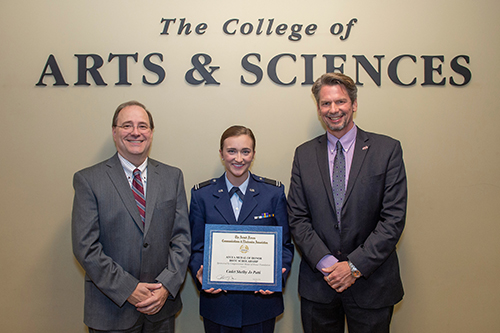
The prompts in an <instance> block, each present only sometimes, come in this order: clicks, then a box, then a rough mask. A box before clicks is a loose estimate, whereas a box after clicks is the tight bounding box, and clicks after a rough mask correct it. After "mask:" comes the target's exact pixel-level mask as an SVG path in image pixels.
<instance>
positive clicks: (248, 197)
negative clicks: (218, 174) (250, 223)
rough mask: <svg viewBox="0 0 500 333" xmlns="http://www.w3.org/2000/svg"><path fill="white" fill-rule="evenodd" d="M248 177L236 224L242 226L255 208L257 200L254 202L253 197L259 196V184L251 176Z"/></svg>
mask: <svg viewBox="0 0 500 333" xmlns="http://www.w3.org/2000/svg"><path fill="white" fill-rule="evenodd" d="M248 177H250V180H249V182H248V187H247V191H246V193H245V199H244V200H243V205H242V206H241V211H240V215H239V216H238V224H242V223H243V221H245V220H246V219H247V217H248V215H250V213H251V212H252V211H253V210H254V209H255V207H257V200H255V196H257V195H259V186H258V185H259V183H257V182H256V181H255V180H254V179H253V177H252V175H251V174H249V175H248Z"/></svg>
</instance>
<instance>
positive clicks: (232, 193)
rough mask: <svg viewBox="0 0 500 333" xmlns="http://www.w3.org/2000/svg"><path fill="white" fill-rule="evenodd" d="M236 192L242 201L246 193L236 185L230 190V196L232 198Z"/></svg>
mask: <svg viewBox="0 0 500 333" xmlns="http://www.w3.org/2000/svg"><path fill="white" fill-rule="evenodd" d="M235 193H236V195H238V196H239V197H240V199H241V201H243V198H244V197H245V195H244V194H243V193H242V192H241V191H240V188H239V187H236V186H234V187H233V188H232V189H231V190H230V191H229V198H232V197H233V195H234V194H235Z"/></svg>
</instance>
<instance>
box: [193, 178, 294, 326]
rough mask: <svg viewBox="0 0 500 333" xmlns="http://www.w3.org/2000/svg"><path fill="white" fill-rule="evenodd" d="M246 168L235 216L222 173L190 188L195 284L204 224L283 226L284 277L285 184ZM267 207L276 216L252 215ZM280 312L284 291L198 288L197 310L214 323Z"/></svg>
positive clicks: (288, 247)
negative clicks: (216, 291)
mask: <svg viewBox="0 0 500 333" xmlns="http://www.w3.org/2000/svg"><path fill="white" fill-rule="evenodd" d="M271 183H272V182H271V181H269V180H266V179H265V178H262V177H259V176H256V175H254V174H252V173H250V180H249V183H248V188H247V191H246V193H245V199H244V201H243V205H242V207H241V211H240V215H239V218H238V222H237V221H236V219H235V217H234V212H233V208H232V206H231V202H230V200H229V194H228V191H227V187H226V183H225V178H224V175H222V176H221V177H220V178H218V179H215V178H214V179H212V180H210V181H208V182H205V183H201V184H200V185H201V186H195V187H193V189H192V190H191V206H190V213H189V222H190V224H191V232H192V235H191V238H192V243H191V249H192V254H191V259H190V262H189V269H190V270H191V274H192V275H193V278H194V280H195V281H196V284H197V285H198V288H201V286H200V285H199V283H198V280H197V279H196V272H198V270H199V269H200V266H201V265H202V264H203V247H204V240H205V224H207V223H210V224H224V223H227V224H244V225H271V226H281V227H283V251H282V253H283V259H282V265H283V268H286V272H285V274H284V275H283V282H284V280H285V279H286V276H287V275H288V272H290V268H291V265H292V258H293V251H294V250H293V245H292V243H291V239H290V232H289V229H288V214H287V204H286V198H285V191H284V186H283V185H281V183H276V182H274V183H272V184H271ZM265 213H268V214H270V215H272V214H274V217H268V218H262V219H255V218H254V217H255V216H261V215H263V214H265ZM281 313H283V296H282V293H274V294H272V295H261V294H259V293H257V294H254V292H253V291H241V292H240V291H228V292H227V293H224V292H221V293H219V294H215V295H212V294H207V293H205V292H203V291H201V292H200V315H201V316H202V317H204V318H207V319H209V320H211V321H213V322H215V323H217V324H220V325H224V326H230V327H242V326H245V325H252V324H256V323H259V322H262V321H265V320H268V319H271V318H274V317H276V316H278V315H280V314H281Z"/></svg>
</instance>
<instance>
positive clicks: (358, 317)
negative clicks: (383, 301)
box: [300, 290, 394, 333]
mask: <svg viewBox="0 0 500 333" xmlns="http://www.w3.org/2000/svg"><path fill="white" fill-rule="evenodd" d="M338 296H339V297H336V298H335V299H334V300H333V301H332V302H331V303H329V304H322V303H316V302H313V301H310V300H307V299H305V298H303V297H302V298H301V301H300V311H301V316H302V327H303V328H304V332H305V333H323V332H324V333H344V324H345V321H346V319H347V327H348V329H349V333H389V331H390V328H389V326H390V324H391V319H392V312H393V310H394V306H389V307H385V308H381V309H362V308H360V307H359V306H357V304H356V302H355V301H354V299H353V298H352V295H351V293H350V292H349V290H346V291H344V292H343V293H342V294H339V295H338Z"/></svg>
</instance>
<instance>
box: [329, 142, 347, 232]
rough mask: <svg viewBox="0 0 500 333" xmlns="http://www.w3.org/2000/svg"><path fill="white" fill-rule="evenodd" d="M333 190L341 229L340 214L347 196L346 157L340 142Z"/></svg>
mask: <svg viewBox="0 0 500 333" xmlns="http://www.w3.org/2000/svg"><path fill="white" fill-rule="evenodd" d="M332 190H333V199H334V201H335V211H336V213H337V221H338V223H339V228H340V213H341V211H342V203H343V202H344V196H345V157H344V151H343V147H342V144H341V143H340V140H339V141H337V154H336V155H335V159H334V161H333V176H332Z"/></svg>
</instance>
